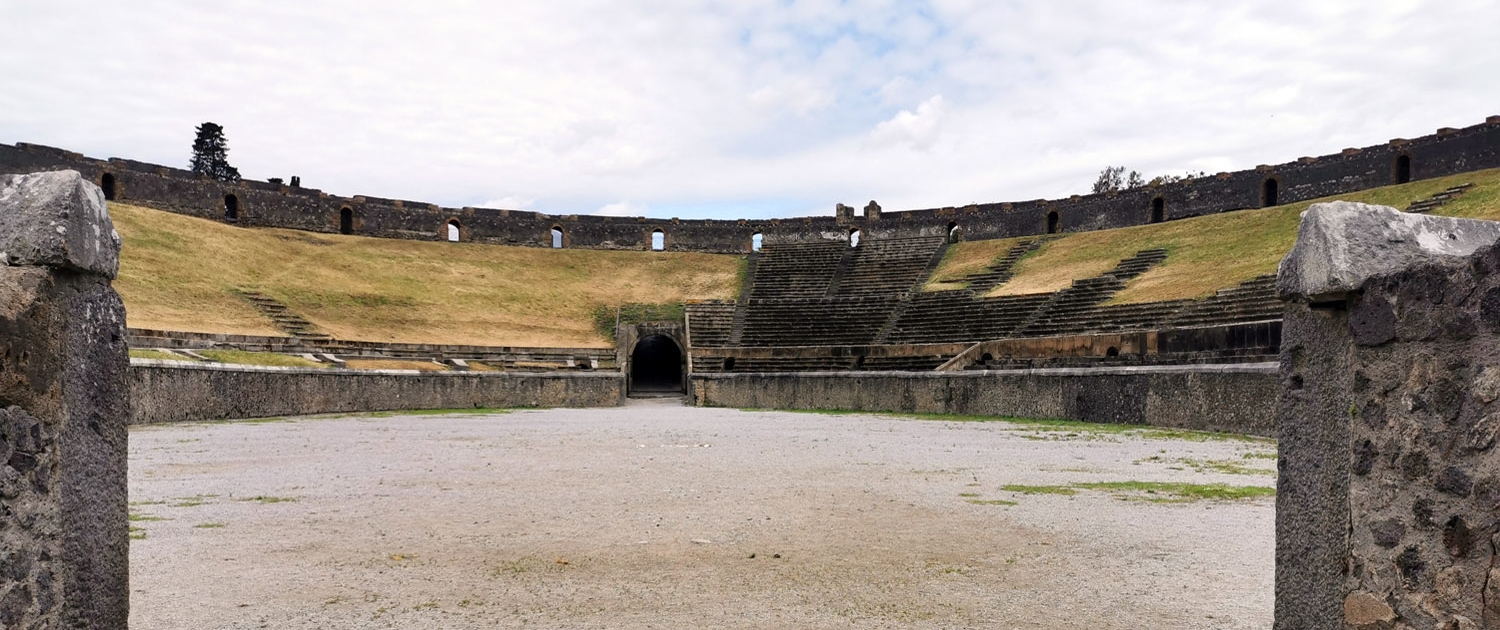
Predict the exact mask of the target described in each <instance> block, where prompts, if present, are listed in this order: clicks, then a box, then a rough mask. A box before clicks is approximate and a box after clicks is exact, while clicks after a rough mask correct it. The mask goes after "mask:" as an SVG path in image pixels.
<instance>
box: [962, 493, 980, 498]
mask: <svg viewBox="0 0 1500 630" xmlns="http://www.w3.org/2000/svg"><path fill="white" fill-rule="evenodd" d="M958 496H961V497H964V498H966V499H972V498H974V497H977V496H979V493H977V492H960V493H958Z"/></svg>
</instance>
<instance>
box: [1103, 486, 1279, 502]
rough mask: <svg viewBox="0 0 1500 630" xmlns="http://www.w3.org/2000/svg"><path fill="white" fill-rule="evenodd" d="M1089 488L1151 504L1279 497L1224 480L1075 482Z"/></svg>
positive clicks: (1272, 492) (1273, 490)
mask: <svg viewBox="0 0 1500 630" xmlns="http://www.w3.org/2000/svg"><path fill="white" fill-rule="evenodd" d="M1074 487H1077V488H1084V489H1087V490H1103V491H1106V492H1111V493H1115V494H1116V495H1117V496H1119V497H1120V498H1121V499H1124V500H1143V501H1150V502H1152V503H1190V502H1193V501H1199V500H1203V499H1209V500H1216V501H1236V500H1241V499H1259V498H1262V497H1271V496H1276V489H1275V488H1266V487H1261V486H1231V485H1226V484H1222V483H1203V484H1198V483H1168V482H1160V481H1104V482H1094V483H1079V484H1074Z"/></svg>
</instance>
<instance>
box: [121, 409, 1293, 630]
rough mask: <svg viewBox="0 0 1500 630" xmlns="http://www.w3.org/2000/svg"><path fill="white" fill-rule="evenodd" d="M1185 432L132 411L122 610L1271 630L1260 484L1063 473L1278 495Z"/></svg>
mask: <svg viewBox="0 0 1500 630" xmlns="http://www.w3.org/2000/svg"><path fill="white" fill-rule="evenodd" d="M1186 437H1187V438H1188V439H1184V436H1172V435H1162V434H1158V433H1153V434H1150V435H1145V436H1143V435H1140V434H1137V433H1119V432H1115V431H1092V430H1078V429H1076V428H1067V427H1064V428H1059V427H1055V426H1046V425H1025V424H1019V425H1018V424H1009V423H1002V422H985V423H978V422H949V421H933V420H919V419H910V418H893V417H882V416H871V415H816V414H804V413H783V412H744V411H735V410H725V409H698V408H690V407H681V406H678V405H677V403H676V401H642V402H636V403H634V404H632V405H630V406H627V407H624V408H619V409H593V410H548V411H516V412H513V413H507V414H496V415H475V414H466V415H387V416H381V415H374V416H368V415H367V416H352V417H317V418H305V419H295V420H291V421H273V422H264V421H261V422H255V421H251V422H235V423H221V424H202V425H178V426H160V427H138V428H135V429H133V430H132V431H131V434H130V438H131V440H130V498H131V514H132V523H131V525H132V526H133V528H134V529H135V530H136V531H135V533H134V534H133V535H134V536H135V537H136V538H137V539H136V540H132V544H131V576H130V579H131V627H132V628H134V629H135V630H144V629H156V628H160V629H168V628H171V629H176V628H278V629H290V628H309V629H311V628H496V627H503V628H522V627H525V628H777V629H781V628H850V627H856V628H1007V629H1008V628H1088V629H1090V630H1097V629H1101V628H1121V629H1124V628H1130V629H1136V628H1154V629H1166V628H1182V629H1189V628H1191V629H1194V630H1199V629H1212V628H1266V627H1269V626H1270V622H1271V607H1272V584H1273V544H1274V537H1273V534H1274V531H1273V530H1274V514H1275V510H1274V505H1273V504H1274V500H1273V499H1272V498H1269V497H1260V498H1251V499H1234V500H1224V499H1213V498H1210V499H1202V500H1186V499H1184V498H1183V497H1182V496H1181V495H1179V494H1173V493H1172V492H1169V491H1165V490H1161V489H1160V488H1155V487H1149V486H1139V485H1135V486H1131V487H1128V488H1124V489H1120V488H1110V489H1098V488H1077V487H1074V485H1075V484H1081V483H1091V482H1174V483H1176V482H1183V483H1189V484H1214V483H1221V484H1231V485H1234V486H1262V487H1274V486H1275V477H1274V476H1273V474H1274V472H1273V471H1274V467H1275V461H1274V460H1273V459H1271V458H1270V457H1271V455H1272V454H1273V453H1274V449H1275V446H1274V444H1271V443H1268V442H1264V441H1246V440H1217V439H1215V440H1203V439H1191V438H1192V437H1193V436H1186ZM1007 485H1024V486H1032V487H1029V488H1012V489H1011V490H1005V489H1003V486H1007ZM1195 487H1196V486H1195ZM1028 492H1029V494H1028ZM1066 492H1073V494H1066ZM1011 502H1013V503H1014V504H1013V505H1011V504H1009V503H1011Z"/></svg>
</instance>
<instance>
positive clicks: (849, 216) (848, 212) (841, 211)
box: [833, 204, 854, 225]
mask: <svg viewBox="0 0 1500 630" xmlns="http://www.w3.org/2000/svg"><path fill="white" fill-rule="evenodd" d="M833 221H834V223H837V224H839V225H849V224H850V223H853V222H854V208H853V207H852V206H846V205H844V204H838V205H836V206H834V207H833Z"/></svg>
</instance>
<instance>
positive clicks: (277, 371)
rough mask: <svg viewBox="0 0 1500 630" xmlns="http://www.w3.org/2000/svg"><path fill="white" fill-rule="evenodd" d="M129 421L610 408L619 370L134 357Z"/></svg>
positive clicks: (620, 392)
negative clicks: (325, 365)
mask: <svg viewBox="0 0 1500 630" xmlns="http://www.w3.org/2000/svg"><path fill="white" fill-rule="evenodd" d="M129 381H130V399H131V416H130V424H156V423H164V422H195V421H202V420H225V419H233V418H265V417H271V416H283V415H308V414H318V413H345V412H362V411H400V410H414V409H461V408H474V407H497V408H498V407H613V406H616V405H619V404H620V401H621V400H622V399H623V398H624V397H625V375H624V374H621V373H618V372H569V373H556V374H553V373H520V372H417V371H415V370H337V369H313V368H275V367H252V366H224V365H212V366H210V365H192V364H184V363H178V362H174V361H155V360H142V359H135V360H132V361H131V364H130V372H129Z"/></svg>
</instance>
